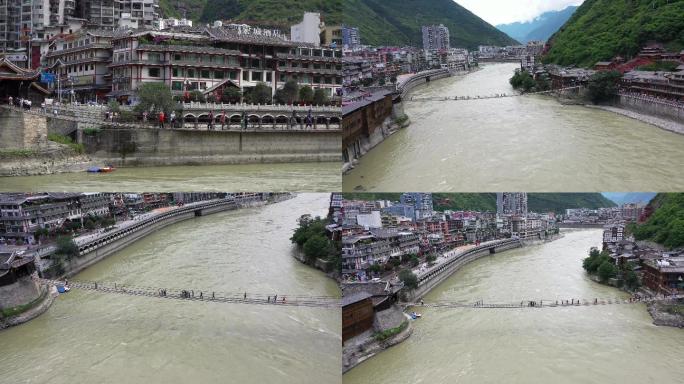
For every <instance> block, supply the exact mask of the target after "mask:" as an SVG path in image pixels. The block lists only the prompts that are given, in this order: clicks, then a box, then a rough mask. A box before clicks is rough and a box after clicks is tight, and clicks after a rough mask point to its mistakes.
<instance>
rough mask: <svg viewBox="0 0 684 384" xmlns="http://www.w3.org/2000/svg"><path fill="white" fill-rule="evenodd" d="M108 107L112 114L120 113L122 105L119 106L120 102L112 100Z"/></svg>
mask: <svg viewBox="0 0 684 384" xmlns="http://www.w3.org/2000/svg"><path fill="white" fill-rule="evenodd" d="M107 107H108V108H109V110H110V111H111V112H119V111H120V110H121V105H119V102H118V101H116V100H110V101H109V102H108V103H107Z"/></svg>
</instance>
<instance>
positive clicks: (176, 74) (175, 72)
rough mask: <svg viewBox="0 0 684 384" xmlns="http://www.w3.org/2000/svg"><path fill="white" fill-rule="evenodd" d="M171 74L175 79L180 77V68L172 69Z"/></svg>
mask: <svg viewBox="0 0 684 384" xmlns="http://www.w3.org/2000/svg"><path fill="white" fill-rule="evenodd" d="M171 73H172V74H173V77H178V68H174V69H172V70H171Z"/></svg>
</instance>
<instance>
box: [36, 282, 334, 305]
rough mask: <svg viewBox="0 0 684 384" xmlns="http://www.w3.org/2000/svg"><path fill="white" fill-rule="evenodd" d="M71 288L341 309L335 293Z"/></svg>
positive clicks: (76, 284) (108, 284) (106, 284)
mask: <svg viewBox="0 0 684 384" xmlns="http://www.w3.org/2000/svg"><path fill="white" fill-rule="evenodd" d="M36 281H38V282H39V283H40V284H44V285H48V286H64V285H65V282H64V281H60V280H50V279H39V278H36ZM67 286H68V287H69V289H77V290H83V291H90V292H99V293H104V294H117V295H127V296H141V297H150V298H157V299H167V300H179V301H204V302H215V303H226V304H252V305H273V306H281V307H317V308H340V307H341V302H340V299H339V298H337V297H334V296H310V295H288V294H282V293H272V294H265V293H254V292H233V293H226V292H217V291H211V290H197V289H189V288H160V287H145V286H133V285H127V284H118V283H111V282H93V281H69V282H68V285H67Z"/></svg>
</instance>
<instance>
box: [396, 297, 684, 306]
mask: <svg viewBox="0 0 684 384" xmlns="http://www.w3.org/2000/svg"><path fill="white" fill-rule="evenodd" d="M683 298H684V295H681V294H678V295H657V296H633V297H630V298H621V297H613V298H593V299H568V300H555V299H554V300H521V301H519V302H508V303H501V302H500V303H495V302H492V303H489V302H484V300H479V301H475V302H464V301H434V302H427V303H426V302H414V303H404V304H402V305H403V306H404V307H405V308H409V307H423V308H436V309H520V308H525V309H527V308H531V309H539V308H576V307H589V306H604V305H629V304H639V303H652V302H658V301H670V300H681V299H683Z"/></svg>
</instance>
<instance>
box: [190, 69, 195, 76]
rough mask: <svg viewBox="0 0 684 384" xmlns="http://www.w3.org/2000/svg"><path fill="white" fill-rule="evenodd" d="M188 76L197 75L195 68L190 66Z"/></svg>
mask: <svg viewBox="0 0 684 384" xmlns="http://www.w3.org/2000/svg"><path fill="white" fill-rule="evenodd" d="M188 77H195V70H194V69H192V68H188Z"/></svg>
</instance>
